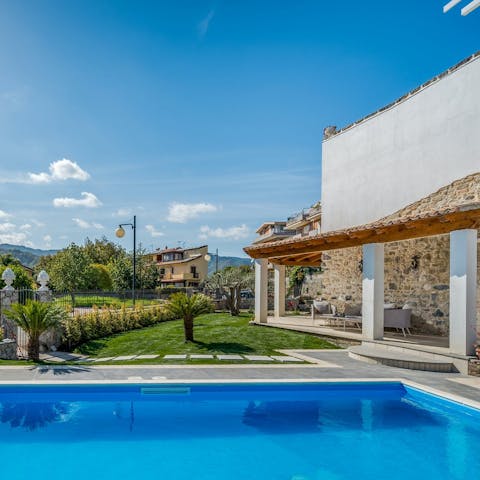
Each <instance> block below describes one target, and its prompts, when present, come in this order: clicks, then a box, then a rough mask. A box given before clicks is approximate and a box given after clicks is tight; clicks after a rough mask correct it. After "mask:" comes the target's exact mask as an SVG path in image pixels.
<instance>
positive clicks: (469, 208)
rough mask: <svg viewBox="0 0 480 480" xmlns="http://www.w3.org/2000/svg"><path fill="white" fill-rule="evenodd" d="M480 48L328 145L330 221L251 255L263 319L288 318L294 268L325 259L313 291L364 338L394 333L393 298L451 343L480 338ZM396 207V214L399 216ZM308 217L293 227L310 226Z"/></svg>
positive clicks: (422, 326)
mask: <svg viewBox="0 0 480 480" xmlns="http://www.w3.org/2000/svg"><path fill="white" fill-rule="evenodd" d="M477 85H480V52H477V53H476V54H474V55H472V56H471V57H469V58H467V59H465V60H463V61H462V62H460V63H459V64H457V65H455V66H454V67H452V68H450V69H448V70H447V71H445V72H444V73H442V74H440V75H438V76H436V77H434V78H433V79H431V80H429V81H428V82H426V83H424V84H423V85H421V86H419V87H417V88H415V89H414V90H412V91H411V92H409V93H408V94H406V95H404V96H402V97H401V98H399V99H398V100H396V101H394V102H392V103H391V104H389V105H387V106H385V107H382V108H380V109H379V110H378V111H376V112H374V113H372V114H370V115H367V116H366V117H364V118H363V119H360V120H358V121H356V122H355V123H353V124H351V125H348V126H346V127H344V128H342V129H340V130H338V129H337V128H336V127H327V128H326V129H325V131H324V139H323V143H322V179H321V182H322V188H321V213H319V218H318V221H319V222H320V215H321V222H320V229H319V230H317V231H316V232H315V233H312V234H311V235H310V234H309V233H310V232H304V233H307V234H308V235H307V236H303V237H302V236H298V235H297V236H295V237H290V238H287V239H282V240H277V241H274V242H267V243H261V244H253V245H251V246H249V247H246V248H245V251H246V252H247V253H248V254H249V255H250V256H251V257H252V258H254V259H255V263H256V273H257V275H256V276H257V278H256V282H257V284H256V310H255V318H256V321H258V322H265V321H266V320H267V304H266V300H265V292H266V285H267V273H266V272H267V264H268V263H271V264H273V267H274V270H275V282H274V283H275V300H274V303H275V310H274V317H275V318H279V317H281V316H282V315H283V314H284V308H285V305H284V304H285V302H284V296H285V280H284V278H285V266H288V265H305V266H320V265H321V266H322V267H323V268H322V270H323V273H322V274H321V275H320V276H318V277H317V278H316V280H315V282H316V283H315V285H314V286H313V288H311V291H313V292H314V293H315V295H316V296H317V297H318V298H319V299H322V300H324V301H326V302H329V303H331V304H332V305H334V306H335V307H336V309H335V310H336V311H337V312H339V313H340V314H347V311H351V309H352V308H353V307H355V308H357V309H358V313H359V314H360V313H361V318H362V322H361V326H362V327H361V328H362V330H361V331H362V338H363V339H364V341H369V342H373V343H375V342H377V341H380V340H382V339H383V335H384V304H390V303H392V304H395V305H396V306H397V307H400V308H402V307H405V308H408V309H411V311H412V323H413V326H414V331H415V332H417V333H428V334H437V335H443V336H445V337H446V339H447V344H448V351H449V352H451V353H452V354H455V355H457V356H458V355H469V354H472V353H473V350H474V343H475V342H476V339H477V329H478V325H477V318H478V314H479V310H480V304H477V297H478V290H479V284H478V281H477V271H480V263H479V262H478V258H479V253H478V252H477V251H478V248H479V243H478V229H479V228H480V136H479V135H478V132H479V131H480V90H479V89H478V88H477V87H476V86H477ZM392 212H394V213H392ZM304 217H306V215H304V214H303V213H302V215H297V216H295V217H294V218H292V219H290V220H289V221H288V222H287V225H286V228H292V226H293V227H295V228H299V229H300V228H304V227H305V225H304V223H303V222H304V221H305V220H306V218H304Z"/></svg>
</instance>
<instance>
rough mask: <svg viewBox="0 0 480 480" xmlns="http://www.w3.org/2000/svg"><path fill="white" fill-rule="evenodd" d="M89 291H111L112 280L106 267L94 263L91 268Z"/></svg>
mask: <svg viewBox="0 0 480 480" xmlns="http://www.w3.org/2000/svg"><path fill="white" fill-rule="evenodd" d="M88 289H89V290H111V289H112V279H111V278H110V272H109V271H108V268H107V266H106V265H102V264H101V263H92V264H91V265H90V266H89V285H88Z"/></svg>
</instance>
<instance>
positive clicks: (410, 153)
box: [322, 56, 480, 231]
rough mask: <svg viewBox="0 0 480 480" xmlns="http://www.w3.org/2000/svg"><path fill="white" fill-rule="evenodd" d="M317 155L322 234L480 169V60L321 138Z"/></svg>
mask: <svg viewBox="0 0 480 480" xmlns="http://www.w3.org/2000/svg"><path fill="white" fill-rule="evenodd" d="M372 95H374V93H372ZM379 107H381V105H379ZM322 158H323V160H322V162H323V164H322V231H329V230H337V229H342V228H346V227H350V226H354V225H361V224H364V223H368V222H371V221H374V220H377V219H379V218H381V217H384V216H386V215H389V214H390V213H393V212H394V211H396V210H399V209H401V208H403V207H404V206H406V205H408V204H410V203H412V202H415V201H417V200H419V199H420V198H422V197H425V196H427V195H429V194H430V193H432V192H434V191H436V190H438V189H439V188H441V187H443V186H445V185H447V184H449V183H451V182H452V181H454V180H456V179H458V178H462V177H464V176H466V175H468V174H471V173H474V172H478V171H480V57H478V56H477V57H476V58H475V59H473V60H471V61H470V62H468V63H466V64H464V65H463V66H461V67H459V68H458V69H457V70H456V71H454V72H453V73H451V74H449V75H446V76H444V77H442V78H441V79H439V80H438V81H436V82H435V83H433V84H431V85H429V86H427V87H426V88H424V89H423V90H420V91H419V92H418V93H416V94H414V95H412V96H411V97H409V98H408V99H406V100H404V101H402V102H400V103H399V104H397V105H395V106H394V107H392V108H390V109H389V110H387V111H385V112H383V113H379V114H377V115H376V116H374V117H372V118H370V119H368V120H365V121H364V122H362V123H360V124H359V125H357V126H354V127H352V128H349V129H347V130H346V131H344V132H342V133H340V134H338V135H335V136H333V137H331V138H330V139H327V140H325V141H324V142H323V149H322Z"/></svg>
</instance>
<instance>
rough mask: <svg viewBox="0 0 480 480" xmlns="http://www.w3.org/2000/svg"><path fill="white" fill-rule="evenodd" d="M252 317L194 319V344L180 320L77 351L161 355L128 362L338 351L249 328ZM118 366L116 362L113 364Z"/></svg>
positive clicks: (303, 337)
mask: <svg viewBox="0 0 480 480" xmlns="http://www.w3.org/2000/svg"><path fill="white" fill-rule="evenodd" d="M250 319H251V315H248V314H242V315H241V316H240V317H231V316H230V315H229V314H225V313H212V314H208V315H202V316H200V317H198V318H197V319H196V320H195V339H196V342H195V343H184V341H183V323H182V321H180V320H174V321H169V322H165V323H161V324H159V325H156V326H154V327H149V328H143V329H141V330H133V331H131V332H126V333H121V334H118V335H113V336H111V337H107V338H102V339H98V340H92V341H90V342H87V343H85V344H83V345H81V346H80V347H78V348H77V350H76V352H77V353H83V354H86V355H90V356H96V357H113V356H117V355H134V354H137V355H141V354H158V355H160V357H159V358H158V359H156V360H153V361H152V360H144V361H132V362H128V363H218V362H219V361H217V360H213V361H212V360H187V361H184V362H182V361H178V360H175V361H166V360H163V359H162V357H163V356H164V355H167V354H183V353H203V354H207V353H208V354H222V353H224V354H233V353H236V354H247V355H275V354H278V352H276V350H277V349H295V348H296V349H309V348H337V347H336V346H335V345H332V344H331V343H329V342H327V341H326V340H324V339H322V338H319V337H316V336H314V335H310V334H307V333H299V332H293V331H291V330H281V329H278V328H267V327H261V326H257V325H249V321H250ZM112 363H115V362H112ZM242 363H245V361H243V362H242Z"/></svg>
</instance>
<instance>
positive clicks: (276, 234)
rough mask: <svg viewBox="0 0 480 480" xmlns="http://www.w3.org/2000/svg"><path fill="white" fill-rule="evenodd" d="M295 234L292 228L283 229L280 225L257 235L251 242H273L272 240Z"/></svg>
mask: <svg viewBox="0 0 480 480" xmlns="http://www.w3.org/2000/svg"><path fill="white" fill-rule="evenodd" d="M292 235H295V232H294V231H293V230H284V229H283V228H280V227H275V228H272V229H270V230H269V231H268V232H266V233H264V234H262V235H259V236H258V237H257V238H256V239H255V240H254V241H253V243H263V242H273V241H274V240H281V239H282V238H286V237H290V236H292Z"/></svg>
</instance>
